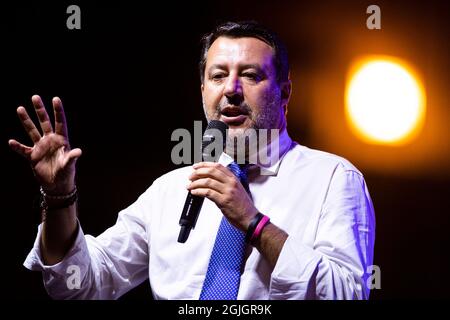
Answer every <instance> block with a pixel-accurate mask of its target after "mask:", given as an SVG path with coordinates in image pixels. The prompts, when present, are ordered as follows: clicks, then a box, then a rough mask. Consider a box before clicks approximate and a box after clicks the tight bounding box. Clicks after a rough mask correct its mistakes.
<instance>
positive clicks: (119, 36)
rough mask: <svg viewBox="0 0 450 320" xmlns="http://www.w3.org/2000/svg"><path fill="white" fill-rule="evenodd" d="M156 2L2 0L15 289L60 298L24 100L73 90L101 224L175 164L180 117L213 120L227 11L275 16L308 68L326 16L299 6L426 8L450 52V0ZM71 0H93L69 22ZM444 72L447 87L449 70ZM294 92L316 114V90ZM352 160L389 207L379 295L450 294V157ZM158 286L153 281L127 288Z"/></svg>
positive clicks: (79, 142) (85, 173) (340, 10)
mask: <svg viewBox="0 0 450 320" xmlns="http://www.w3.org/2000/svg"><path fill="white" fill-rule="evenodd" d="M143 3H144V2H139V1H136V2H131V1H126V2H125V1H123V2H122V1H120V2H117V3H110V2H104V3H101V2H93V1H89V2H87V1H86V2H84V1H76V2H70V3H69V2H64V1H61V2H58V3H54V4H49V3H44V2H34V3H26V2H21V1H17V2H15V3H14V4H13V5H12V4H10V5H8V6H6V5H5V6H2V8H1V22H2V29H1V30H2V31H1V37H2V40H1V43H2V46H1V51H2V55H1V60H2V70H3V71H2V74H1V77H2V81H1V83H2V84H1V87H2V100H1V101H2V105H1V112H2V117H1V123H2V124H1V140H0V145H1V146H0V150H1V164H2V166H1V168H2V169H1V171H2V174H1V175H2V177H3V179H2V189H3V191H2V192H1V193H2V211H3V219H2V231H3V232H2V237H3V242H2V243H3V244H4V246H3V249H4V251H6V252H7V253H8V254H7V255H6V256H5V257H7V258H6V260H7V261H3V265H4V266H6V268H7V269H8V270H6V271H5V272H6V273H4V274H5V275H6V276H5V277H4V278H6V281H5V282H4V284H5V285H6V286H7V287H6V290H2V291H3V294H6V295H7V296H8V297H9V298H12V299H48V297H47V295H46V292H45V289H44V288H43V285H42V278H41V275H40V274H39V273H35V272H30V271H28V270H26V269H25V268H24V267H23V266H22V263H23V261H24V259H25V257H26V255H27V253H28V251H29V250H30V249H31V246H32V244H33V241H34V238H35V234H36V230H37V225H38V223H39V220H40V217H39V212H38V210H37V209H36V208H34V209H33V205H34V202H35V200H36V196H37V193H38V185H37V184H36V183H35V181H34V179H33V176H32V173H31V170H30V168H29V166H28V164H27V163H26V161H25V160H23V159H22V158H20V156H18V155H16V154H15V153H13V152H12V151H11V150H9V148H8V146H7V140H8V139H9V138H15V139H17V140H19V141H22V142H25V143H28V144H29V143H30V142H29V139H28V137H27V136H26V135H25V133H24V132H23V129H22V127H21V124H20V122H19V120H18V119H17V116H16V114H15V110H16V108H17V107H18V106H19V105H24V106H25V107H26V108H27V109H28V111H30V114H31V113H32V109H31V100H30V98H31V96H32V95H33V94H39V95H41V97H42V98H43V100H44V103H46V105H47V107H49V106H50V101H51V98H52V97H53V96H59V97H61V99H62V100H63V103H64V106H65V110H66V115H67V119H68V125H69V135H70V138H71V144H72V146H73V147H80V148H81V149H82V150H83V155H82V157H81V158H80V160H79V162H78V164H77V169H78V170H77V184H78V187H79V190H80V201H79V212H80V213H79V216H80V220H81V221H82V225H83V229H84V231H85V232H86V233H89V234H93V235H97V234H99V233H101V232H102V231H103V230H105V229H106V228H107V227H109V226H111V225H112V224H114V222H115V219H116V216H117V212H118V211H119V210H121V209H123V208H125V207H127V206H128V205H130V204H131V203H132V202H133V201H134V200H135V199H136V198H137V196H138V195H139V194H141V193H142V192H143V191H144V190H145V189H146V188H147V187H148V186H149V185H150V184H151V182H152V181H153V180H154V179H156V178H157V177H159V176H160V175H162V174H164V173H165V172H168V171H170V170H172V169H174V168H176V166H175V165H173V164H172V162H171V159H170V151H171V149H172V147H173V146H174V145H175V142H171V141H170V136H171V133H172V131H173V130H174V129H176V128H187V129H189V130H191V129H192V127H193V121H194V120H203V124H205V121H204V119H203V118H204V116H203V110H202V108H201V96H200V82H199V77H198V69H197V62H198V56H199V50H200V47H199V39H200V37H201V35H202V34H204V33H205V32H208V31H209V30H210V29H211V28H212V27H213V26H214V25H215V24H216V23H217V22H222V21H226V20H243V19H255V20H258V21H260V22H262V23H264V24H266V25H268V26H269V27H271V28H273V29H274V30H276V31H277V32H278V33H279V34H280V35H281V37H282V38H283V39H284V40H285V42H286V43H287V46H288V49H289V50H290V51H289V52H290V59H291V64H293V65H295V66H296V67H298V68H299V69H300V70H302V68H303V67H304V68H305V69H308V68H309V67H311V66H313V65H314V64H315V63H316V62H317V59H320V57H321V55H320V54H319V53H318V52H316V51H314V50H312V49H311V48H310V47H309V46H308V45H309V44H311V43H313V42H314V41H316V42H320V41H321V39H320V33H321V29H320V28H317V29H315V30H308V29H301V30H298V32H297V30H296V29H295V28H293V26H294V23H295V22H296V21H292V12H295V14H296V15H297V17H298V20H299V21H301V20H302V19H308V21H311V20H318V21H323V28H329V27H330V26H329V25H327V23H326V21H327V17H329V16H330V15H331V16H333V15H334V16H336V15H337V16H339V15H342V19H347V18H348V15H347V14H348V13H349V12H353V13H354V12H359V13H360V19H361V28H362V29H364V28H365V25H364V23H365V19H366V14H365V8H367V6H368V5H370V4H373V3H377V4H379V5H380V6H381V7H382V10H383V12H386V11H387V12H391V16H393V17H398V19H402V16H404V15H406V16H409V17H411V16H414V17H416V18H417V17H419V18H418V19H417V20H411V21H409V23H410V24H411V26H414V25H415V24H417V23H419V24H421V25H427V24H432V23H434V24H433V25H434V27H432V28H430V29H427V32H431V33H432V34H433V36H435V37H437V38H438V39H440V41H442V43H441V44H440V46H439V48H440V50H442V51H443V52H444V56H445V54H446V53H448V27H449V11H450V10H449V5H448V4H447V2H446V1H434V2H429V1H427V2H426V1H423V2H410V1H396V2H395V3H392V2H387V1H381V2H380V1H378V2H373V3H372V2H367V1H346V2H332V1H325V2H321V4H320V5H318V4H315V3H314V2H313V1H303V2H294V1H276V2H269V1H258V2H256V1H223V2H195V3H194V2H191V1H186V2H180V3H174V2H171V1H163V2H159V3H156V2H148V3H147V4H145V5H144V4H143ZM70 4H78V5H79V6H80V8H81V21H82V28H81V30H72V31H71V30H68V29H67V28H66V19H67V16H68V15H67V14H66V8H67V6H68V5H70ZM328 4H329V6H328ZM430 10H431V12H432V14H428V15H426V17H425V18H423V19H420V14H421V12H424V11H427V12H430ZM287 13H290V14H291V15H290V18H289V19H287V18H286V14H287ZM436 21H438V23H436ZM319 25H320V23H319ZM310 31H311V32H310ZM419 31H420V30H419ZM364 32H367V36H369V31H364ZM311 34H313V37H314V38H313V39H311V37H312V35H311ZM410 36H411V37H414V36H415V35H414V34H413V33H411V35H410ZM426 36H427V35H426V34H425V35H424V34H422V37H426ZM324 45H325V46H326V44H324ZM424 50H426V48H424ZM445 52H446V53H445ZM447 60H448V55H447ZM444 65H446V66H447V69H446V70H447V71H448V63H447V64H444ZM446 74H448V73H446ZM447 79H448V78H447ZM306 81H308V79H306ZM442 85H443V87H445V88H447V89H448V82H447V83H444V84H442ZM294 90H295V88H294ZM294 94H295V95H296V96H297V100H299V101H303V102H304V103H303V105H302V106H301V108H303V110H306V111H304V112H305V114H307V110H308V108H310V106H309V105H308V99H307V97H308V92H307V91H305V90H298V91H295V92H294ZM301 97H306V98H301ZM447 101H448V100H447ZM448 107H449V106H448V105H446V106H445V108H448ZM32 116H33V117H34V119H36V117H35V115H34V114H33V115H32ZM51 116H52V115H51ZM309 128H310V127H309V124H308V118H307V117H305V118H300V119H293V118H289V131H290V133H291V137H292V138H293V139H294V140H297V141H301V143H302V144H304V145H307V146H310V147H313V148H318V149H323V148H322V145H321V144H320V143H319V142H317V141H320V140H318V139H317V138H316V137H315V136H314V134H313V133H312V131H311V130H310V129H309ZM191 131H192V130H191ZM441 138H442V139H448V136H447V137H441ZM325 151H329V150H325ZM333 152H334V150H333ZM336 153H338V154H339V150H338V152H336ZM344 156H345V154H344ZM349 160H350V161H352V162H353V163H354V164H355V165H356V166H358V167H359V168H360V169H361V170H362V171H363V173H364V174H365V178H366V181H367V184H368V186H369V190H370V193H371V196H372V199H373V202H374V205H375V209H376V218H377V236H376V244H375V261H374V264H376V265H379V266H380V268H381V290H374V291H372V295H371V299H376V300H378V299H393V298H402V299H403V298H442V297H447V298H448V297H449V296H450V294H449V291H448V285H449V280H448V272H449V270H450V264H449V261H450V259H449V250H448V248H449V244H450V242H449V237H448V230H449V214H450V210H449V209H450V205H449V200H448V197H449V182H450V178H449V175H448V164H446V163H443V164H442V166H443V170H444V171H445V172H444V173H443V174H442V175H441V176H438V177H436V176H427V174H426V173H425V174H423V175H420V176H396V175H391V174H388V173H386V174H383V173H379V172H371V171H370V170H365V168H364V167H361V166H360V165H359V163H358V162H357V161H355V160H354V159H351V158H350V159H349ZM447 160H449V159H447ZM447 162H450V161H447ZM175 223H176V222H175ZM150 297H151V292H150V289H149V285H148V283H147V282H145V283H143V284H142V285H141V286H139V287H138V288H137V289H135V290H133V291H132V292H130V293H128V294H127V295H125V296H124V297H123V298H122V299H149V298H150Z"/></svg>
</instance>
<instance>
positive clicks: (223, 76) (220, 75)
mask: <svg viewBox="0 0 450 320" xmlns="http://www.w3.org/2000/svg"><path fill="white" fill-rule="evenodd" d="M222 78H225V74H224V73H216V74H213V75H212V76H211V79H213V80H220V79H222Z"/></svg>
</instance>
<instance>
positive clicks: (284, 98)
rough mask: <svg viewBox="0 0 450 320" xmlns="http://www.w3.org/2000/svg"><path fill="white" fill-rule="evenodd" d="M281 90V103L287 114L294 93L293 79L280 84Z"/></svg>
mask: <svg viewBox="0 0 450 320" xmlns="http://www.w3.org/2000/svg"><path fill="white" fill-rule="evenodd" d="M280 90H281V105H282V106H283V109H284V114H285V115H286V114H287V108H288V104H289V99H291V93H292V82H291V80H290V79H289V80H286V81H284V82H283V83H281V85H280Z"/></svg>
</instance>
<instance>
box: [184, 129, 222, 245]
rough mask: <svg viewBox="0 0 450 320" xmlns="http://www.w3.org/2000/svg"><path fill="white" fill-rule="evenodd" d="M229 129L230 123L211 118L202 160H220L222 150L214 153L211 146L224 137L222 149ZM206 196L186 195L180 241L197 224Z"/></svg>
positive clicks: (185, 238)
mask: <svg viewBox="0 0 450 320" xmlns="http://www.w3.org/2000/svg"><path fill="white" fill-rule="evenodd" d="M227 129H228V125H227V124H226V123H224V122H222V121H218V120H211V121H210V122H209V124H208V127H207V128H206V130H205V133H204V134H203V138H202V160H203V161H213V162H216V161H218V160H219V157H220V154H221V152H216V150H215V149H213V151H215V154H214V155H212V153H211V150H209V149H211V146H213V142H215V141H216V140H217V139H219V138H222V146H221V147H222V150H223V146H224V145H225V143H226V141H227V139H226V138H227ZM203 200H205V198H204V197H200V196H194V195H192V194H191V192H190V191H189V192H188V194H187V197H186V201H185V202H184V208H183V212H182V213H181V217H180V221H179V224H180V226H181V229H180V234H179V235H178V242H181V243H185V242H186V240H187V238H188V237H189V234H190V232H191V229H194V228H195V224H196V223H197V219H198V215H199V213H200V210H201V209H202V205H203Z"/></svg>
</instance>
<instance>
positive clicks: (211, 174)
mask: <svg viewBox="0 0 450 320" xmlns="http://www.w3.org/2000/svg"><path fill="white" fill-rule="evenodd" d="M201 178H213V179H215V180H218V181H220V182H223V183H225V182H227V181H228V180H229V179H230V176H228V175H227V174H226V173H224V172H223V171H221V170H219V169H217V168H215V167H206V168H198V169H195V170H194V172H192V174H191V175H190V176H189V180H191V181H194V180H197V179H201Z"/></svg>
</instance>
